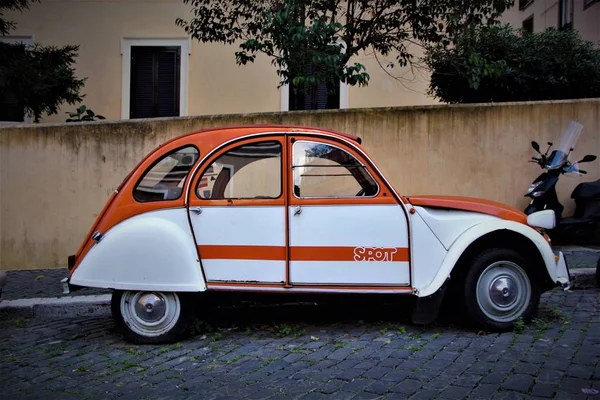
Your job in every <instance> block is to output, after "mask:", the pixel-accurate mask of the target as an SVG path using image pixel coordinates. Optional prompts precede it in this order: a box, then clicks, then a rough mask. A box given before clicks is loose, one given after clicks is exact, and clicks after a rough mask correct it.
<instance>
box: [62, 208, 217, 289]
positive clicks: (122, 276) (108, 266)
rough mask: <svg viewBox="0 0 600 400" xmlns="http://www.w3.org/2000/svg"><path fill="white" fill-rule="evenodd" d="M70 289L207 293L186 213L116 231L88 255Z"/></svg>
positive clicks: (133, 221)
mask: <svg viewBox="0 0 600 400" xmlns="http://www.w3.org/2000/svg"><path fill="white" fill-rule="evenodd" d="M69 283H70V284H72V285H75V286H87V287H96V288H106V289H120V290H161V291H169V292H199V291H205V290H206V283H205V281H204V277H203V275H202V269H201V266H200V261H199V258H198V251H197V249H196V246H195V241H194V238H193V235H192V232H191V229H190V225H189V220H188V216H187V210H186V209H185V208H175V209H165V210H158V211H151V212H147V213H144V214H140V215H136V216H134V217H132V218H129V219H126V220H124V221H122V222H120V223H119V224H117V225H115V226H114V227H113V228H111V229H110V230H109V231H107V232H106V233H104V234H103V236H102V237H101V239H100V240H99V241H98V242H97V243H95V244H94V245H93V247H92V248H91V249H90V250H89V251H88V252H87V254H86V255H85V257H84V258H83V260H81V263H80V264H79V266H78V268H77V269H76V270H75V271H74V272H73V275H72V276H71V278H70V280H69Z"/></svg>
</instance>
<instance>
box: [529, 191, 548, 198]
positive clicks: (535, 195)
mask: <svg viewBox="0 0 600 400" xmlns="http://www.w3.org/2000/svg"><path fill="white" fill-rule="evenodd" d="M544 193H546V192H545V191H543V190H538V191H537V192H533V193H532V194H531V195H532V196H533V197H540V196H541V195H543V194H544Z"/></svg>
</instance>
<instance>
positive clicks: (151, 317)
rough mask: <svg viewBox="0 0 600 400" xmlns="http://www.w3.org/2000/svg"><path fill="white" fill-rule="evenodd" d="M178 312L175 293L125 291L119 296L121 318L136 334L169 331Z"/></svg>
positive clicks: (157, 334) (156, 333)
mask: <svg viewBox="0 0 600 400" xmlns="http://www.w3.org/2000/svg"><path fill="white" fill-rule="evenodd" d="M180 313H181V304H180V302H179V297H178V296H177V294H176V293H162V292H125V293H123V297H121V315H122V316H123V320H124V321H125V323H126V324H127V325H128V326H129V328H131V330H132V331H134V332H135V333H137V334H138V335H142V336H147V337H152V336H160V335H162V334H165V333H167V332H169V331H170V330H171V329H173V327H174V326H175V325H176V324H177V321H178V320H179V315H180Z"/></svg>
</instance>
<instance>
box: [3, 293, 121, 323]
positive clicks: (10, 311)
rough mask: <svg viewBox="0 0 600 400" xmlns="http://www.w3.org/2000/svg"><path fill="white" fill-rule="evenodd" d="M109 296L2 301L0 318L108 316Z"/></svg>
mask: <svg viewBox="0 0 600 400" xmlns="http://www.w3.org/2000/svg"><path fill="white" fill-rule="evenodd" d="M110 298H111V295H109V294H108V295H107V294H104V295H87V296H73V297H50V298H47V297H43V298H42V297H39V298H32V299H18V300H2V301H1V302H0V317H3V316H11V317H22V318H33V317H36V318H57V317H75V316H98V315H105V314H110Z"/></svg>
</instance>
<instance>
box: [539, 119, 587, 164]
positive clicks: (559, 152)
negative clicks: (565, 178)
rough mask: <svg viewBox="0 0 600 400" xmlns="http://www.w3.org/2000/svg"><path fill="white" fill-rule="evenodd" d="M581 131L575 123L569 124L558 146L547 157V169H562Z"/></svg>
mask: <svg viewBox="0 0 600 400" xmlns="http://www.w3.org/2000/svg"><path fill="white" fill-rule="evenodd" d="M582 129H583V125H581V124H580V123H579V122H577V121H571V122H569V126H568V128H567V130H566V131H565V132H564V133H563V135H562V137H561V139H560V144H559V146H558V147H557V148H556V150H554V151H553V152H552V153H551V154H550V156H549V157H548V163H547V164H546V168H547V169H555V168H559V167H562V166H563V165H564V164H565V163H566V162H567V158H568V155H569V152H570V151H571V150H572V149H574V148H575V144H576V143H577V139H579V134H580V133H581V130H582Z"/></svg>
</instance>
